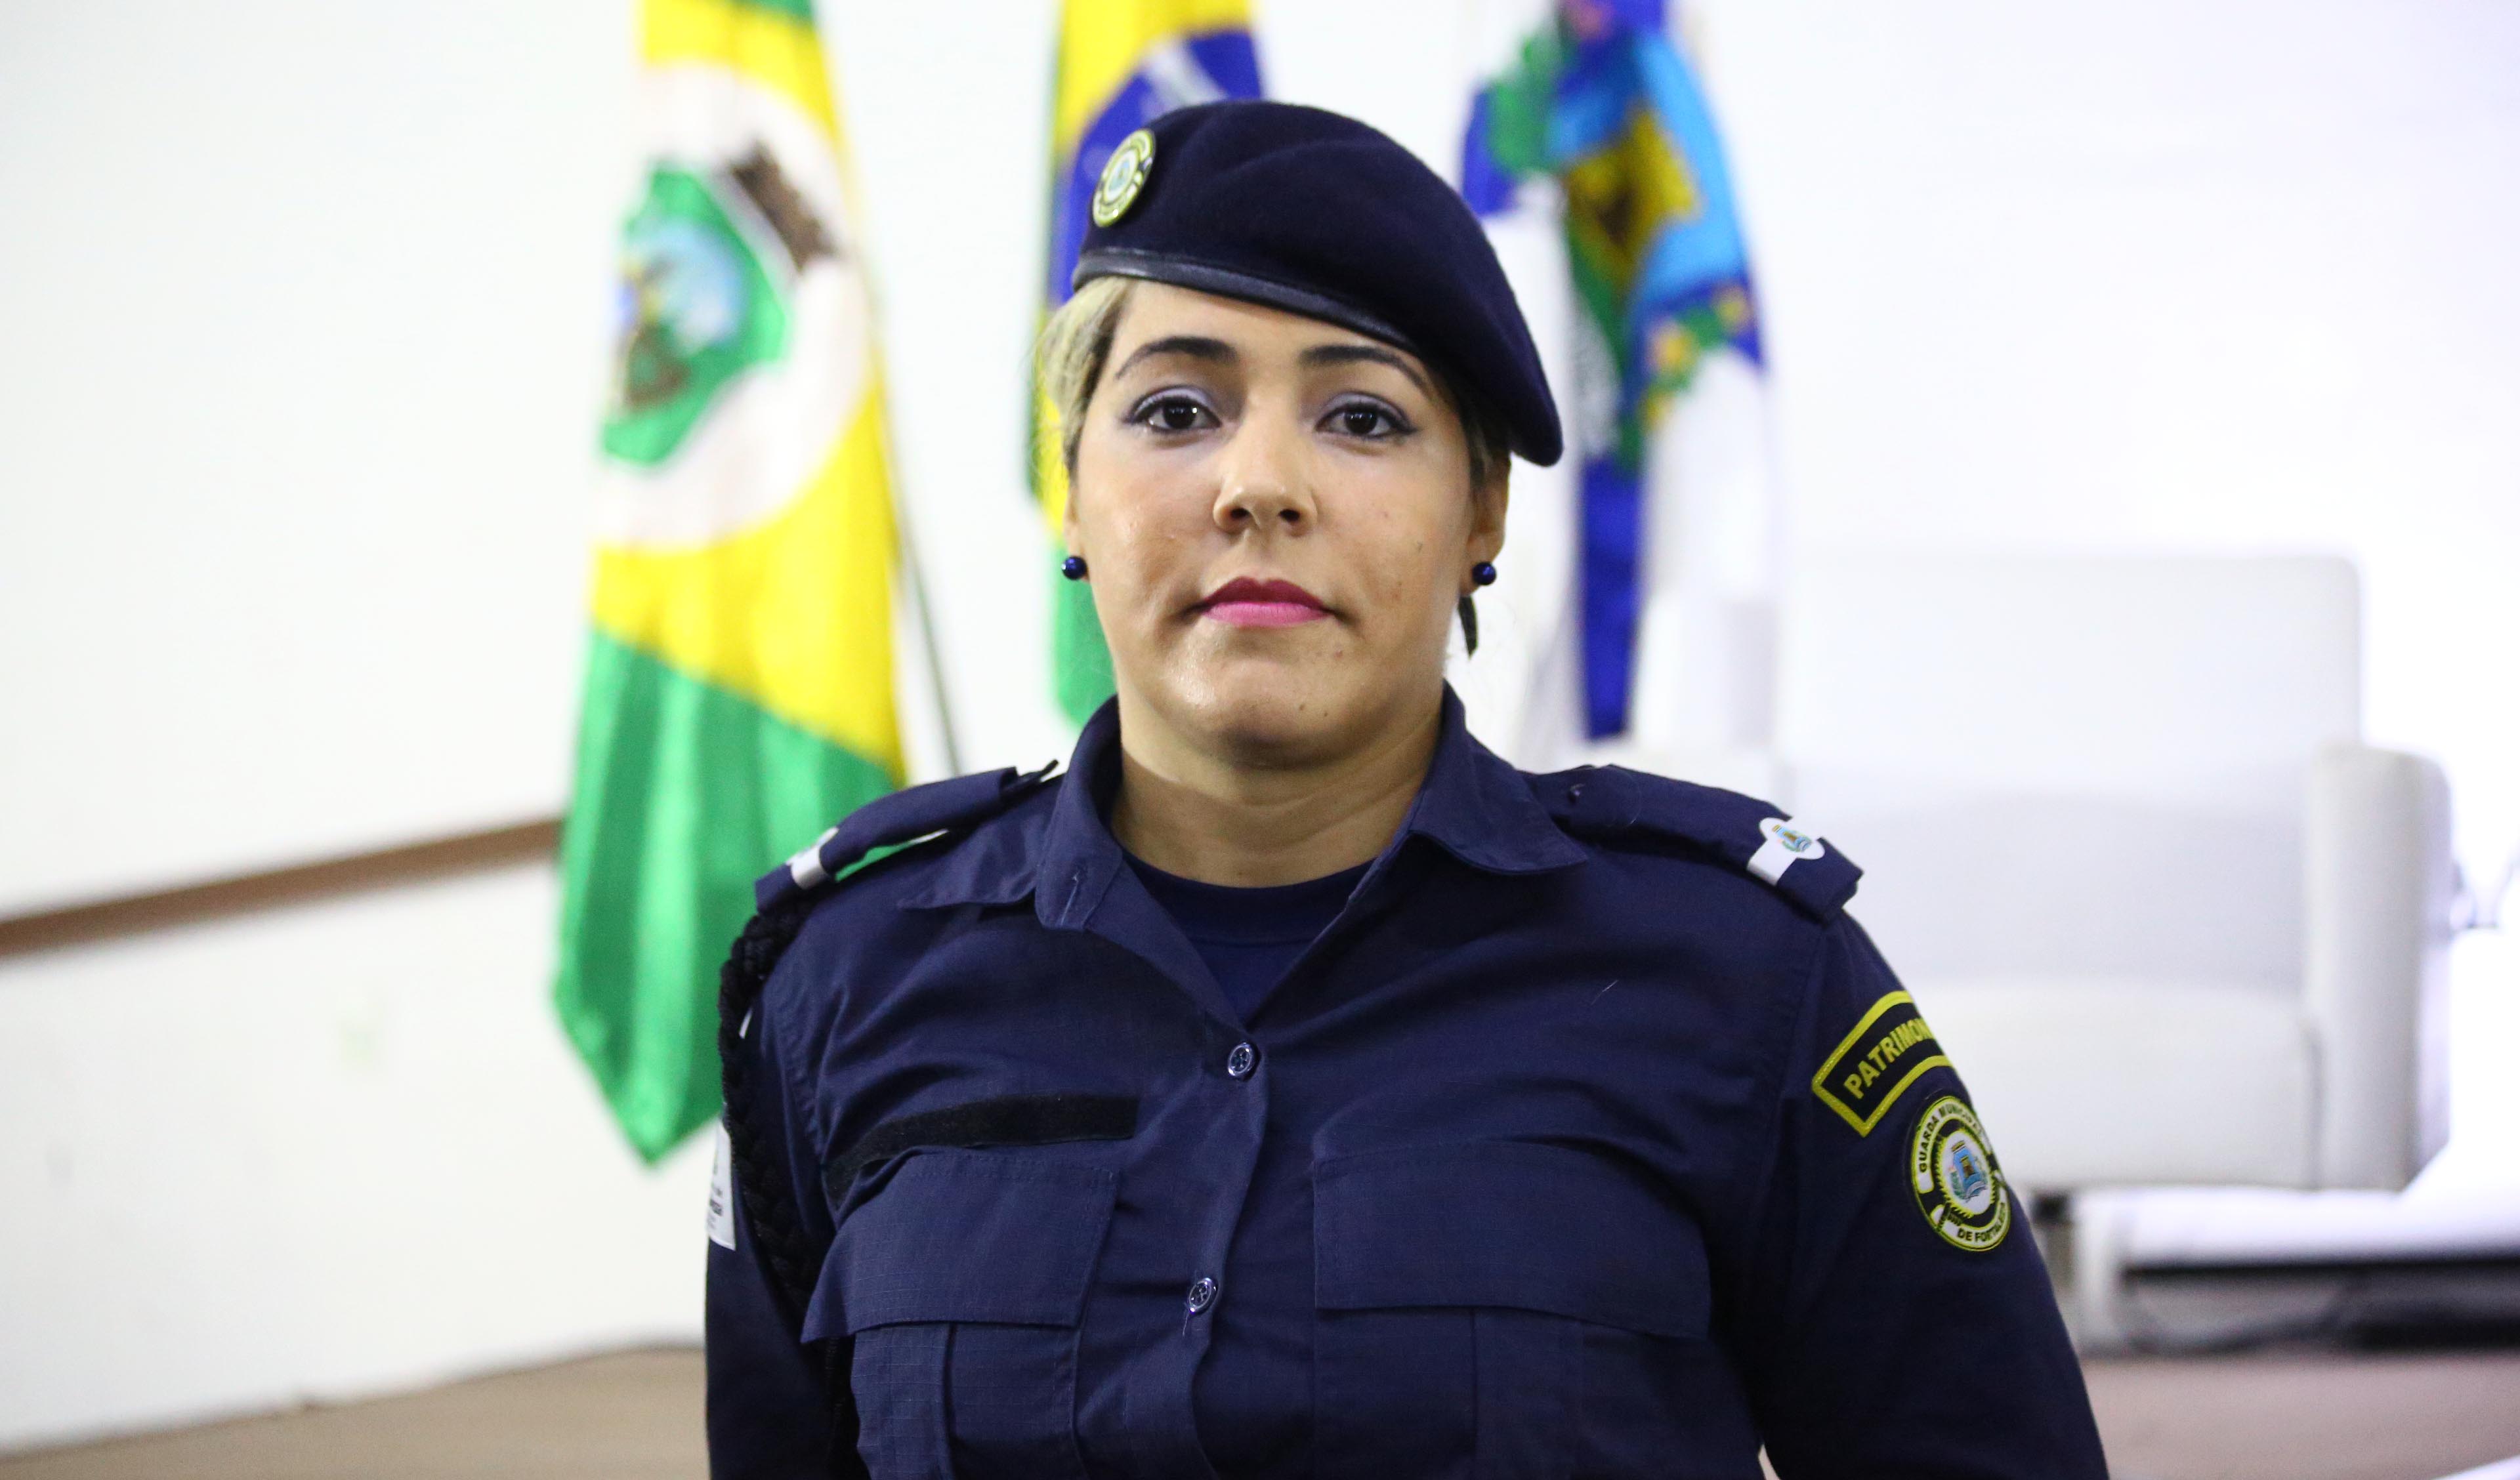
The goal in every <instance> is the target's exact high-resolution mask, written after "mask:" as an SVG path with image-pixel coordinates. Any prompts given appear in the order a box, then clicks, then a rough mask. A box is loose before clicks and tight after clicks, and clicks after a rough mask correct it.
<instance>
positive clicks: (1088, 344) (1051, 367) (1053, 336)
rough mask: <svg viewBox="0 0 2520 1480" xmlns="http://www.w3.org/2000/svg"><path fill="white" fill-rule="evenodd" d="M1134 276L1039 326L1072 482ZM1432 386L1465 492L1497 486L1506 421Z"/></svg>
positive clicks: (1084, 294) (1068, 305) (1077, 297)
mask: <svg viewBox="0 0 2520 1480" xmlns="http://www.w3.org/2000/svg"><path fill="white" fill-rule="evenodd" d="M1136 286H1137V280H1136V279H1134V278H1121V277H1108V278H1095V279H1093V280H1092V281H1090V282H1088V283H1087V284H1086V285H1085V286H1084V287H1082V288H1080V289H1078V290H1076V292H1075V294H1074V295H1073V296H1071V297H1070V298H1068V300H1067V301H1066V302H1064V303H1061V304H1060V305H1058V307H1057V310H1056V311H1054V312H1053V313H1052V314H1051V316H1050V322H1049V323H1047V324H1045V325H1043V326H1042V331H1041V342H1040V344H1039V345H1038V346H1037V347H1036V349H1035V351H1034V361H1033V363H1034V369H1035V374H1036V375H1037V376H1038V377H1039V383H1040V385H1041V396H1042V401H1043V403H1044V404H1045V405H1046V406H1047V408H1048V409H1049V411H1050V412H1051V414H1052V415H1054V416H1056V417H1057V419H1058V459H1059V464H1060V466H1061V467H1063V468H1065V469H1066V470H1067V475H1068V477H1069V478H1070V479H1073V478H1074V477H1075V476H1076V440H1077V438H1078V437H1079V436H1081V435H1083V434H1084V431H1085V407H1086V403H1087V402H1089V401H1091V400H1093V399H1094V388H1095V386H1096V385H1098V384H1100V383H1101V382H1102V371H1103V369H1104V367H1105V366H1107V365H1108V364H1109V363H1110V360H1111V339H1112V336H1114V335H1116V334H1117V333H1118V332H1119V329H1120V312H1121V310H1122V309H1125V308H1127V307H1128V306H1129V291H1130V290H1131V289H1132V288H1135V287H1136ZM1426 368H1427V370H1428V371H1429V372H1431V373H1432V374H1433V375H1434V377H1435V384H1436V385H1437V386H1438V387H1439V388H1440V389H1441V390H1442V391H1443V393H1444V399H1445V400H1446V401H1447V402H1449V403H1451V405H1452V409H1453V414H1454V415H1455V416H1456V417H1459V418H1460V419H1461V423H1462V437H1463V441H1464V442H1466V443H1467V444H1468V447H1469V454H1470V487H1471V489H1472V490H1473V491H1484V490H1486V489H1487V488H1488V487H1490V486H1491V484H1494V483H1502V482H1503V481H1504V479H1505V476H1506V472H1507V471H1508V468H1510V466H1511V456H1512V455H1511V452H1510V451H1509V449H1508V446H1507V433H1506V427H1505V423H1504V421H1503V420H1501V419H1500V418H1498V417H1497V416H1496V415H1495V413H1493V412H1491V411H1489V410H1488V409H1487V407H1486V406H1485V405H1484V404H1482V403H1481V402H1479V401H1478V400H1477V399H1475V398H1474V397H1473V396H1471V394H1470V393H1469V387H1468V386H1466V385H1464V384H1463V383H1462V382H1461V381H1459V380H1457V379H1456V378H1455V377H1454V376H1453V375H1452V374H1451V373H1449V372H1448V371H1446V370H1445V369H1444V367H1442V366H1440V365H1436V364H1432V363H1429V364H1428V365H1427V367H1426Z"/></svg>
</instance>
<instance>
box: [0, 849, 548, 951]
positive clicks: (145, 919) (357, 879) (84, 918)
mask: <svg viewBox="0 0 2520 1480" xmlns="http://www.w3.org/2000/svg"><path fill="white" fill-rule="evenodd" d="M559 845H560V819H559V818H556V817H546V818H539V819H536V820H535V821H533V822H529V823H517V824H516V825H514V826H513V827H506V828H491V829H488V830H483V831H479V832H466V833H462V834H460V835H458V836H455V837H439V838H431V839H430V840H428V841H427V842H420V843H405V844H402V845H401V846H399V847H393V848H380V849H378V850H377V851H375V852H373V853H354V854H351V855H349V856H348V857H346V858H329V859H325V860H323V861H321V862H319V863H311V864H296V865H293V866H292V867H290V868H286V869H268V870H265V871H263V872H262V873H259V874H241V875H236V876H235V877H233V878H221V879H213V880H211V881H210V882H208V883H201V884H186V885H184V886H183V887H181V888H175V889H158V890H155V891H152V892H150V893H147V894H126V895H124V896H122V897H121V898H119V899H101V900H98V901H96V902H95V903H93V904H85V905H71V906H69V907H67V908H66V909H59V910H44V911H40V912H38V913H36V914H33V915H19V916H12V917H9V918H6V919H0V957H10V956H23V955H25V954H27V953H28V952H31V951H51V950H57V949H59V948H61V947H63V946H75V945H83V944H86V943H88V942H90V941H99V940H112V939H115V938H117V937H121V936H126V935H141V934H146V933H147V932H149V931H152V930H164V929H168V928H170V927H172V926H175V925H189V924H197V923H199V922H201V921H203V920H209V919H226V918H228V917H230V916H236V915H251V914H254V913H256V912H258V911H263V910H274V909H278V908H280V907H282V906H284V905H297V904H305V903H307V902H309V901H311V900H318V899H329V898H332V897H334V896H337V895H342V894H357V893H361V892H363V891H365V890H369V889H382V888H388V887H391V886H392V885H395V884H407V883H412V882H414V881H416V880H420V879H425V878H439V877H443V876H445V875H450V874H476V873H479V872H481V871H483V870H485V869H498V868H504V867H506V866H508V865H511V864H520V863H529V862H532V861H534V860H537V859H545V858H549V857H551V856H552V852H553V850H554V849H555V848H557V847H558V846H559Z"/></svg>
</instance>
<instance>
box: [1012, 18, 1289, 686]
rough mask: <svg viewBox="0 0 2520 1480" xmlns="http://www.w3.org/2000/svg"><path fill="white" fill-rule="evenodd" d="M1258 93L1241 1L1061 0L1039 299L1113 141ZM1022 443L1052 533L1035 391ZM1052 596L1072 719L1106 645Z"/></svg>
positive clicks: (1053, 443)
mask: <svg viewBox="0 0 2520 1480" xmlns="http://www.w3.org/2000/svg"><path fill="white" fill-rule="evenodd" d="M1259 96H1260V60H1259V55H1258V53H1257V52H1256V51H1255V50H1254V49H1253V47H1252V45H1251V6H1250V0H1067V3H1066V5H1065V7H1064V9H1062V11H1061V12H1060V16H1059V27H1058V75H1057V87H1056V89H1055V95H1054V97H1053V99H1052V103H1051V125H1050V147H1051V199H1050V254H1049V262H1050V281H1049V284H1048V290H1049V292H1048V293H1047V296H1046V298H1045V302H1046V303H1047V305H1048V307H1049V308H1057V306H1058V305H1059V304H1061V303H1064V302H1066V301H1067V295H1068V287H1067V280H1068V279H1069V278H1070V277H1071V276H1073V275H1074V274H1075V272H1076V258H1077V254H1078V253H1079V252H1080V251H1082V250H1083V249H1084V243H1085V229H1086V227H1087V226H1088V225H1089V224H1090V223H1091V221H1092V220H1093V214H1092V212H1093V204H1094V187H1095V184H1096V182H1098V181H1100V180H1101V179H1102V166H1103V165H1104V164H1106V163H1108V162H1110V158H1111V152H1112V151H1113V150H1115V149H1118V148H1119V147H1120V141H1121V140H1123V139H1125V138H1127V137H1129V135H1130V134H1132V133H1134V132H1136V131H1137V130H1138V129H1141V128H1144V127H1145V126H1146V125H1147V124H1148V123H1149V122H1151V121H1152V120H1153V119H1155V118H1157V117H1159V116H1161V115H1162V114H1165V113H1168V112H1172V111H1173V110H1174V109H1176V108H1185V107H1188V106H1189V105H1191V104H1193V103H1210V102H1214V101H1216V100H1217V99H1220V98H1257V97H1259ZM1032 447H1033V466H1032V474H1033V491H1034V493H1035V494H1036V495H1037V496H1038V497H1039V498H1040V500H1041V509H1042V513H1043V514H1044V515H1045V516H1048V518H1049V520H1050V533H1051V538H1052V539H1053V540H1057V538H1058V521H1059V517H1060V516H1061V515H1063V514H1064V513H1065V512H1066V509H1067V476H1066V470H1065V469H1063V468H1062V467H1061V466H1060V464H1059V459H1058V430H1057V414H1056V409H1055V408H1053V407H1051V406H1048V405H1046V404H1043V403H1042V401H1041V400H1040V398H1039V397H1038V396H1036V397H1035V402H1034V419H1033V441H1032ZM1054 602H1055V605H1054V606H1053V609H1052V614H1051V633H1052V637H1051V643H1052V657H1051V675H1052V687H1053V689H1054V691H1055V692H1056V693H1057V695H1058V703H1059V707H1060V708H1062V709H1064V710H1065V711H1066V712H1067V715H1068V717H1069V718H1070V719H1073V720H1075V721H1077V722H1078V723H1080V724H1081V723H1083V722H1084V720H1085V718H1086V717H1087V716H1088V715H1090V714H1092V713H1093V712H1094V710H1095V708H1096V707H1097V706H1098V705H1100V704H1101V703H1102V701H1103V700H1104V699H1106V698H1108V697H1110V696H1111V654H1110V651H1109V650H1107V649H1105V648H1104V647H1103V645H1102V624H1101V623H1100V622H1098V621H1097V620H1096V619H1095V615H1094V602H1093V599H1092V597H1091V595H1090V594H1089V593H1088V592H1087V591H1086V589H1085V587H1083V586H1082V585H1077V584H1074V583H1071V582H1066V581H1061V582H1058V583H1057V592H1056V594H1055V596H1054Z"/></svg>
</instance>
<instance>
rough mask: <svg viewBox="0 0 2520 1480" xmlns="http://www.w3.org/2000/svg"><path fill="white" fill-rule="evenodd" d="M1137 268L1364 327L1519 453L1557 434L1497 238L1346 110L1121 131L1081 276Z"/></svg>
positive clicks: (1228, 107) (1214, 108)
mask: <svg viewBox="0 0 2520 1480" xmlns="http://www.w3.org/2000/svg"><path fill="white" fill-rule="evenodd" d="M1107 277H1125V278H1145V279H1148V280H1150V281H1153V282H1157V283H1170V284H1173V285H1174V286H1176V287H1180V288H1192V289H1196V290H1198V291H1199V292H1212V293H1218V294H1221V295H1223V296H1226V297H1232V298H1241V299H1244V300H1246V301H1249V302H1254V303H1265V304H1268V305H1269V306H1271V307H1273V308H1283V309H1285V310H1287V311H1289V312H1292V313H1299V314H1303V315H1305V316H1306V317H1308V318H1315V319H1321V320H1324V321H1326V322H1328V323H1331V324H1336V325H1339V326H1340V327H1342V328H1346V329H1352V330H1355V331H1356V332H1357V333H1358V334H1361V335H1365V336H1368V337H1370V338H1375V339H1380V340H1382V341H1383V342H1384V343H1387V344H1392V345H1396V346H1398V347H1399V348H1402V349H1406V350H1408V351H1409V352H1410V353H1412V354H1415V355H1417V356H1418V358H1420V359H1422V360H1425V361H1428V362H1429V363H1432V364H1434V365H1436V366H1437V367H1439V368H1440V369H1441V370H1442V371H1443V372H1444V373H1445V374H1447V375H1449V376H1450V377H1451V378H1452V379H1453V380H1454V381H1457V382H1459V383H1461V384H1463V385H1466V386H1467V387H1469V390H1470V393H1471V394H1472V395H1474V396H1475V397H1477V398H1478V400H1479V401H1480V402H1481V403H1483V404H1484V405H1485V406H1486V408H1487V409H1488V410H1489V411H1490V412H1492V413H1493V414H1494V415H1495V416H1496V417H1497V418H1499V419H1500V420H1502V421H1503V422H1504V423H1505V426H1506V430H1507V433H1508V440H1509V441H1510V443H1511V445H1512V448H1513V450H1514V451H1515V452H1516V453H1518V454H1520V455H1521V456H1522V457H1524V458H1527V459H1529V460H1530V461H1532V462H1534V463H1539V464H1543V465H1546V464H1550V463H1554V462H1556V461H1557V455H1558V453H1559V452H1560V451H1561V450H1562V449H1563V447H1564V441H1563V438H1562V437H1561V435H1560V433H1559V431H1558V426H1557V404H1556V402H1555V401H1554V400H1553V398H1552V397H1551V396H1550V393H1549V378H1548V376H1547V375H1545V374H1543V373H1542V371H1541V368H1540V354H1539V351H1538V350H1536V349H1534V348H1533V347H1532V343H1531V330H1530V328H1529V327H1528V326H1527V325H1525V324H1524V323H1523V321H1522V309H1521V307H1520V305H1518V304H1516V303H1515V302H1514V299H1513V289H1512V287H1511V286H1510V285H1509V284H1508V283H1507V282H1506V277H1505V269H1504V268H1503V267H1502V266H1500V265H1499V264H1498V262H1497V257H1496V250H1495V248H1493V247H1490V246H1489V245H1488V238H1487V233H1486V232H1484V231H1482V230H1481V229H1480V228H1479V222H1478V218H1477V217H1476V216H1473V215H1472V214H1470V208H1469V206H1468V205H1467V204H1465V203H1463V200H1462V198H1461V196H1460V195H1459V194H1457V193H1456V192H1455V191H1454V189H1453V187H1451V186H1450V185H1447V184H1445V183H1444V181H1443V179H1442V178H1441V177H1440V176H1438V175H1437V174H1436V173H1435V172H1434V171H1433V170H1431V169H1428V168H1427V167H1426V166H1425V165H1424V164H1422V163H1420V162H1419V161H1418V157H1417V156H1415V155H1413V154H1411V153H1409V151H1407V150H1405V149H1403V148H1401V147H1400V146H1399V145H1398V144H1396V143H1394V142H1392V140H1390V139H1389V138H1387V137H1385V136H1384V135H1382V134H1381V133H1379V132H1376V131H1375V130H1374V129H1373V128H1371V127H1368V126H1367V125H1365V124H1363V123H1359V122H1358V121H1356V120H1355V119H1354V118H1349V117H1343V116H1341V115H1340V114H1338V113H1333V112H1324V111H1322V110H1321V109H1318V108H1299V107H1296V106H1295V105H1293V104H1290V103H1252V102H1233V103H1205V104H1200V105H1199V106H1197V107H1195V108H1185V109H1180V110H1177V111H1175V112H1169V113H1166V114H1164V115H1163V116H1162V117H1160V118H1157V119H1156V120H1155V121H1154V122H1153V123H1151V124H1149V125H1148V127H1146V128H1144V129H1142V130H1140V131H1139V132H1138V133H1136V134H1132V135H1131V136H1130V137H1129V138H1128V139H1126V140H1123V141H1122V142H1121V145H1120V148H1119V149H1118V150H1117V151H1116V152H1115V153H1114V154H1113V155H1112V157H1111V162H1110V164H1109V166H1108V167H1106V168H1105V169H1104V170H1103V172H1102V180H1101V182H1100V185H1099V187H1098V188H1097V190H1096V191H1095V195H1094V224H1093V226H1092V227H1091V228H1090V229H1088V230H1087V232H1086V234H1085V242H1084V250H1083V252H1082V254H1081V255H1080V256H1079V257H1078V258H1077V262H1076V277H1075V280H1074V286H1076V287H1079V288H1081V287H1083V286H1084V285H1085V284H1086V283H1088V282H1090V281H1091V280H1093V279H1095V278H1107Z"/></svg>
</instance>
